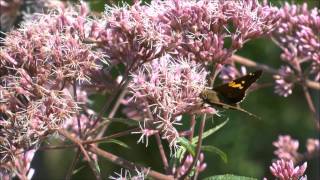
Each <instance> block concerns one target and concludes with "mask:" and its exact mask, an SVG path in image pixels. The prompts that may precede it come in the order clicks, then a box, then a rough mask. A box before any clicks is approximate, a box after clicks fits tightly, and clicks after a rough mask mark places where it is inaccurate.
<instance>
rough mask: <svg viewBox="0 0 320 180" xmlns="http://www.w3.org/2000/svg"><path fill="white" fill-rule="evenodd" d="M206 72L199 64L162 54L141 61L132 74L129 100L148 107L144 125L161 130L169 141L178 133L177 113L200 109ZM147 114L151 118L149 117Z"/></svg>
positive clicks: (173, 140) (173, 139)
mask: <svg viewBox="0 0 320 180" xmlns="http://www.w3.org/2000/svg"><path fill="white" fill-rule="evenodd" d="M206 76H207V72H206V71H205V70H204V69H203V68H201V66H200V64H197V63H196V62H194V61H189V60H185V59H174V58H172V57H171V56H170V55H164V56H162V57H161V58H159V59H156V60H154V61H152V62H151V63H149V64H144V65H143V67H141V68H139V69H138V71H137V72H136V73H132V82H131V84H130V88H131V91H132V94H133V97H134V98H133V99H136V100H139V102H142V104H143V105H144V108H146V109H149V110H148V111H146V112H149V113H150V114H149V117H148V118H147V119H144V121H145V124H146V125H147V126H148V127H145V128H148V129H149V128H151V129H155V130H159V131H160V132H162V135H163V138H165V139H167V140H168V141H169V142H170V143H173V142H175V140H176V138H177V137H178V136H179V135H178V132H177V130H176V129H175V128H174V126H173V125H174V124H177V123H179V118H178V117H179V116H180V115H182V114H184V113H192V111H195V110H196V109H199V108H201V100H200V99H199V98H198V97H199V94H200V92H201V91H202V90H203V89H204V88H205V85H206ZM150 116H151V117H150Z"/></svg>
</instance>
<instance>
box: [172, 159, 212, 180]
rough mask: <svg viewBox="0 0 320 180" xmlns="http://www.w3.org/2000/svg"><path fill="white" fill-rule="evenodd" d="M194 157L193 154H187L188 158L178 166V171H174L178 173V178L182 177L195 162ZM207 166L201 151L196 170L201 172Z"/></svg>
mask: <svg viewBox="0 0 320 180" xmlns="http://www.w3.org/2000/svg"><path fill="white" fill-rule="evenodd" d="M193 160H194V158H193V157H192V155H190V154H189V155H187V157H186V159H185V160H184V162H183V163H182V164H181V166H180V167H178V168H177V170H176V172H174V173H175V174H176V177H177V178H181V177H182V176H183V175H184V174H185V173H186V172H187V171H188V169H189V168H190V166H191V165H192V163H193ZM206 167H207V164H206V163H205V162H204V154H203V153H201V154H200V157H199V160H198V161H197V163H196V165H195V171H196V172H197V173H200V172H202V171H204V170H205V169H206Z"/></svg>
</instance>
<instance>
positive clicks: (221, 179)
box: [204, 174, 257, 180]
mask: <svg viewBox="0 0 320 180" xmlns="http://www.w3.org/2000/svg"><path fill="white" fill-rule="evenodd" d="M204 180H257V178H252V177H245V176H236V175H232V174H225V175H217V176H211V177H207V178H204Z"/></svg>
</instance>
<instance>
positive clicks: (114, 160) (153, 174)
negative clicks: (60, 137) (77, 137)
mask: <svg viewBox="0 0 320 180" xmlns="http://www.w3.org/2000/svg"><path fill="white" fill-rule="evenodd" d="M88 150H89V151H90V152H92V153H94V154H97V155H99V156H102V157H104V158H106V159H107V160H109V161H110V162H112V163H115V164H117V165H119V166H121V167H124V168H127V169H130V170H131V171H135V170H136V168H139V169H140V170H141V171H142V172H144V173H145V174H147V176H149V177H152V178H155V179H162V180H173V177H172V176H167V175H164V174H162V173H159V172H157V171H154V170H151V169H150V168H146V167H143V166H141V165H137V164H134V163H133V162H130V161H127V160H125V159H123V158H121V157H118V156H116V155H114V154H112V153H109V152H106V151H104V150H102V149H100V148H98V147H96V146H93V145H91V146H90V148H89V149H88Z"/></svg>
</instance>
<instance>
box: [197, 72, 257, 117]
mask: <svg viewBox="0 0 320 180" xmlns="http://www.w3.org/2000/svg"><path fill="white" fill-rule="evenodd" d="M261 74H262V71H261V70H258V71H255V72H253V73H249V74H247V75H245V76H242V77H240V78H238V79H235V80H233V81H230V82H228V83H226V84H222V85H220V86H216V87H213V88H212V89H205V90H203V91H202V92H201V94H200V97H201V98H202V100H203V101H204V102H205V103H207V104H209V105H214V106H218V107H221V108H224V109H233V110H239V111H242V112H244V113H247V114H249V115H251V116H255V115H253V114H252V113H250V112H247V111H246V110H244V109H242V108H241V107H240V105H239V103H240V102H241V101H242V100H243V99H244V98H245V96H246V91H247V89H248V88H249V87H250V86H251V85H252V84H253V83H254V82H255V81H257V80H258V79H259V77H260V76H261Z"/></svg>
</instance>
